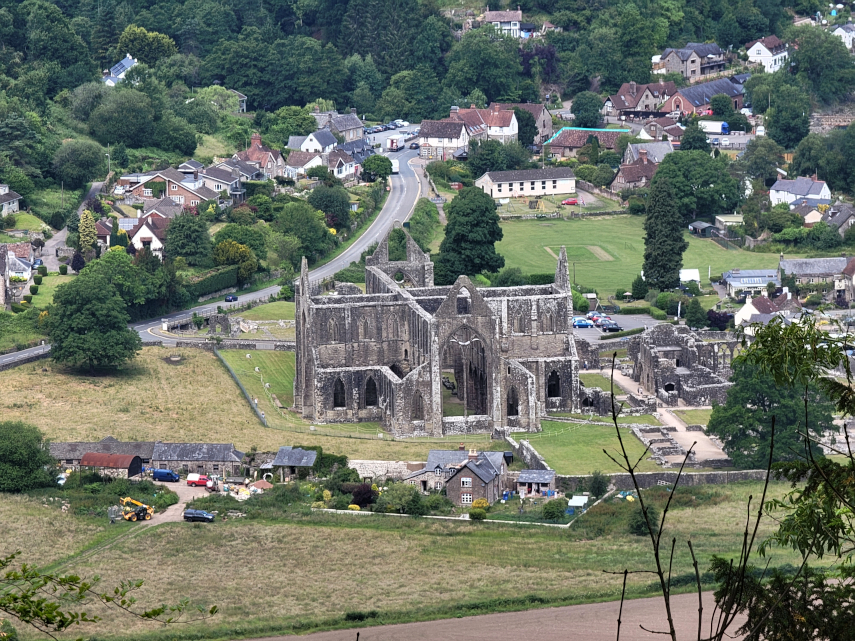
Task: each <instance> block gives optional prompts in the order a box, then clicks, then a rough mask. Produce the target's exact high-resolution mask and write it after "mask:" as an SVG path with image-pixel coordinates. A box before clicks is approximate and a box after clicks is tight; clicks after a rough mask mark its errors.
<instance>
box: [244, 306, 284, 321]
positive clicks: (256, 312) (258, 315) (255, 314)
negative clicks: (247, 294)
mask: <svg viewBox="0 0 855 641" xmlns="http://www.w3.org/2000/svg"><path fill="white" fill-rule="evenodd" d="M295 306H296V305H295V303H289V302H287V301H276V302H275V303H266V304H264V305H258V306H257V307H253V308H252V309H249V310H247V311H245V312H240V313H239V314H238V316H240V317H241V318H245V319H247V320H255V321H260V320H294V308H295Z"/></svg>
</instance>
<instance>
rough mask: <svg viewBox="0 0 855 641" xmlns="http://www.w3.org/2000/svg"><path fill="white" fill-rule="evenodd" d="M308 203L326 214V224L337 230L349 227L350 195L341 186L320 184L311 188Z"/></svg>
mask: <svg viewBox="0 0 855 641" xmlns="http://www.w3.org/2000/svg"><path fill="white" fill-rule="evenodd" d="M309 204H310V205H311V206H312V207H314V208H315V209H320V210H321V211H322V212H324V214H325V215H326V219H327V224H328V225H329V226H330V227H335V228H336V229H338V230H342V229H348V228H349V227H350V196H349V195H348V193H347V191H345V190H344V189H343V188H341V187H327V186H326V185H320V186H318V187H315V189H313V190H312V193H311V195H310V196H309Z"/></svg>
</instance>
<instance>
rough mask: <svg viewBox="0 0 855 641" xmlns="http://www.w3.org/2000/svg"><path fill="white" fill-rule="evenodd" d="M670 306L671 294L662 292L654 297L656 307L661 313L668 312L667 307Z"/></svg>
mask: <svg viewBox="0 0 855 641" xmlns="http://www.w3.org/2000/svg"><path fill="white" fill-rule="evenodd" d="M670 304H671V294H670V293H668V292H662V293H660V294H659V295H658V296H657V297H656V303H655V305H656V307H658V308H659V309H661V310H662V311H663V312H667V311H668V305H670Z"/></svg>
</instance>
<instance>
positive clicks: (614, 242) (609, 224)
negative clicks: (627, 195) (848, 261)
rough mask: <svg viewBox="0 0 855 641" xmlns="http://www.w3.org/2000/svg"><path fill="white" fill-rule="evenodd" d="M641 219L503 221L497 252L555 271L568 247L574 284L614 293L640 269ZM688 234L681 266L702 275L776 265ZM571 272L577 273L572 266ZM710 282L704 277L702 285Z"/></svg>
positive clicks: (514, 262) (514, 263)
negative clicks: (687, 247)
mask: <svg viewBox="0 0 855 641" xmlns="http://www.w3.org/2000/svg"><path fill="white" fill-rule="evenodd" d="M643 222H644V220H643V217H641V216H612V217H609V218H595V219H587V220H579V219H574V220H560V219H556V220H548V221H545V220H524V221H510V222H503V223H502V232H503V233H504V238H503V239H502V241H501V242H499V243H497V244H496V251H497V252H498V253H500V254H502V255H503V256H504V257H505V265H506V266H508V267H519V268H521V269H522V271H523V273H524V274H532V273H546V272H553V271H555V264H556V256H557V255H558V252H559V251H560V249H561V246H562V245H565V246H566V247H567V255H568V259H569V261H570V262H571V263H575V280H576V282H577V283H579V284H581V285H585V286H587V287H594V288H596V289H597V290H598V291H599V292H600V294H602V295H612V294H614V293H615V292H616V291H617V290H618V289H619V288H622V287H628V286H629V285H630V284H631V283H632V281H633V279H634V278H635V277H636V276H637V275H638V273H639V271H641V263H642V256H643V253H644V230H643V228H642V224H643ZM686 238H687V239H688V241H689V249H688V250H686V253H685V255H684V256H683V266H684V267H686V268H697V269H699V270H700V272H701V277H702V278H703V279H705V278H706V274H707V271H708V267H711V268H712V273H713V274H720V273H722V272H724V271H728V270H729V269H732V268H742V269H762V268H766V267H775V266H777V264H778V255H777V254H760V253H753V252H747V251H742V250H738V251H734V250H726V249H723V248H721V247H720V246H719V245H716V244H715V243H714V242H713V241H711V240H706V239H701V238H695V237H694V236H690V235H689V234H688V233H686ZM597 254H599V256H597ZM794 258H795V256H794ZM570 276H571V278H572V277H573V276H574V265H572V264H571V265H570ZM708 285H709V282H708V281H706V280H704V286H708Z"/></svg>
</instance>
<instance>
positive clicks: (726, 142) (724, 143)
mask: <svg viewBox="0 0 855 641" xmlns="http://www.w3.org/2000/svg"><path fill="white" fill-rule="evenodd" d="M721 146H722V147H730V138H722V139H721Z"/></svg>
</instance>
